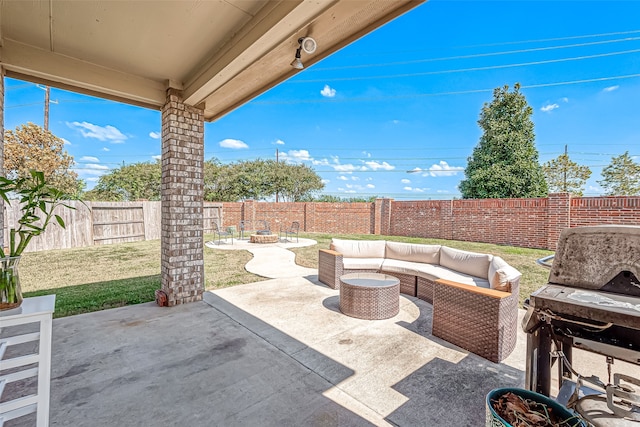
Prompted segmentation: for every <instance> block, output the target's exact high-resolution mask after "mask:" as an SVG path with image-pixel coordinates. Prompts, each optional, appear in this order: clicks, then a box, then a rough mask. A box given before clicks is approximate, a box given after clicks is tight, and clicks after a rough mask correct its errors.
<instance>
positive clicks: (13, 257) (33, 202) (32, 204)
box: [0, 170, 75, 309]
mask: <svg viewBox="0 0 640 427" xmlns="http://www.w3.org/2000/svg"><path fill="white" fill-rule="evenodd" d="M9 195H15V196H17V197H18V201H19V203H20V205H21V210H22V216H21V217H20V219H19V220H18V227H17V228H11V230H9V246H8V247H7V248H2V250H0V265H1V266H2V270H1V272H0V308H2V309H5V308H13V307H16V306H18V305H20V303H21V302H22V292H21V290H20V281H19V278H18V270H17V266H18V261H19V260H20V258H19V257H20V256H21V255H22V252H24V250H25V249H26V248H27V246H28V245H29V242H30V241H31V239H32V238H33V237H34V236H39V235H41V234H42V233H44V231H45V230H46V228H47V227H48V226H49V224H51V222H52V221H53V220H55V222H57V223H58V225H60V226H61V227H62V228H65V223H64V220H63V219H62V218H61V217H60V215H57V214H55V213H54V211H55V209H56V208H57V207H58V206H63V207H66V208H69V209H75V208H74V207H73V206H70V205H68V204H67V203H66V202H65V201H66V200H68V199H69V197H68V196H67V194H65V193H64V192H63V191H61V190H58V189H56V188H54V187H52V186H50V185H49V184H48V183H47V180H46V179H45V177H44V173H43V172H38V171H33V170H32V171H30V177H23V178H17V179H9V178H6V177H0V197H2V198H3V199H4V200H5V202H7V203H9Z"/></svg>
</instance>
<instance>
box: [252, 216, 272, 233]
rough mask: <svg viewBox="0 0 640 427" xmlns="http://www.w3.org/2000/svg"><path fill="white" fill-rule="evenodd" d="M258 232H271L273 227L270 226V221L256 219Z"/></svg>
mask: <svg viewBox="0 0 640 427" xmlns="http://www.w3.org/2000/svg"><path fill="white" fill-rule="evenodd" d="M256 234H271V229H270V228H269V223H268V222H267V221H265V220H264V219H259V220H257V221H256Z"/></svg>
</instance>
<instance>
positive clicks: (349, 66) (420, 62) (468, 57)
mask: <svg viewBox="0 0 640 427" xmlns="http://www.w3.org/2000/svg"><path fill="white" fill-rule="evenodd" d="M634 40H640V37H628V38H625V39H616V40H603V41H597V42H588V43H578V44H571V45H562V46H548V47H536V48H530V49H520V50H510V51H505V52H489V53H476V54H472V55H460V56H449V57H444V58H426V59H415V60H411V61H400V62H388V63H377V64H361V65H346V66H343V67H330V68H312V69H311V70H310V71H338V70H352V69H358V68H370V67H388V66H393V65H410V64H422V63H426V62H438V61H451V60H457V59H471V58H481V57H487V56H500V55H513V54H517V53H528V52H540V51H545V50H555V49H567V48H574V47H584V46H593V45H600V44H607V43H620V42H627V41H634Z"/></svg>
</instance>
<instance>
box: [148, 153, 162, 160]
mask: <svg viewBox="0 0 640 427" xmlns="http://www.w3.org/2000/svg"><path fill="white" fill-rule="evenodd" d="M151 158H152V159H153V160H160V159H162V154H156V155H155V156H151Z"/></svg>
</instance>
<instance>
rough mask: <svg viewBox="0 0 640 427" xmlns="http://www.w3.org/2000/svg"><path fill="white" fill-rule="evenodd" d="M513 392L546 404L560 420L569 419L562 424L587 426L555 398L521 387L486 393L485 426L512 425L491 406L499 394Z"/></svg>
mask: <svg viewBox="0 0 640 427" xmlns="http://www.w3.org/2000/svg"><path fill="white" fill-rule="evenodd" d="M509 392H511V393H513V394H515V395H517V396H519V397H522V398H524V399H526V400H531V401H534V402H537V403H542V404H544V405H546V407H547V408H550V409H551V411H552V413H554V414H556V415H557V416H558V417H559V419H560V420H562V421H565V420H571V421H569V422H568V423H566V424H560V425H562V426H565V425H566V426H575V427H587V423H586V422H584V421H583V420H582V419H581V418H579V417H578V416H577V415H576V414H575V413H573V412H571V411H570V410H568V409H567V408H566V407H564V406H562V405H561V404H559V403H558V402H556V401H555V400H553V399H551V398H549V397H547V396H545V395H543V394H540V393H536V392H533V391H529V390H525V389H522V388H496V389H494V390H491V391H490V392H489V394H487V398H486V406H487V416H486V421H487V423H486V427H512V425H511V424H509V423H508V422H507V421H505V420H504V419H503V418H502V417H501V416H500V415H498V413H497V412H496V410H495V409H494V407H493V402H495V401H497V400H498V399H499V398H500V397H501V396H503V395H505V394H507V393H509Z"/></svg>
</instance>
